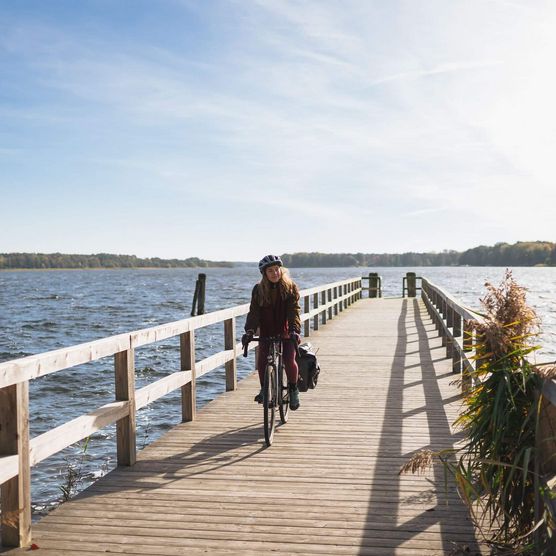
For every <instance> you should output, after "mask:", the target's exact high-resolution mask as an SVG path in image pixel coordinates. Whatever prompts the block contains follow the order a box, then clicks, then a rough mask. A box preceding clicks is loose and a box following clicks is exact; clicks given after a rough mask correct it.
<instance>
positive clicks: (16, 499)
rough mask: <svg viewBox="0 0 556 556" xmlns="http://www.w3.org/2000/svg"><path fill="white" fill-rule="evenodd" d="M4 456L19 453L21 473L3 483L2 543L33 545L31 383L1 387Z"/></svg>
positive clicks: (0, 442)
mask: <svg viewBox="0 0 556 556" xmlns="http://www.w3.org/2000/svg"><path fill="white" fill-rule="evenodd" d="M0 455H1V456H16V457H17V467H18V474H17V475H16V476H15V477H12V478H11V479H8V480H7V481H6V482H5V483H3V484H2V489H1V494H0V495H1V500H2V515H1V518H2V525H1V531H2V546H29V544H31V469H30V463H29V382H28V381H24V382H20V383H19V384H12V385H11V386H6V387H5V388H0Z"/></svg>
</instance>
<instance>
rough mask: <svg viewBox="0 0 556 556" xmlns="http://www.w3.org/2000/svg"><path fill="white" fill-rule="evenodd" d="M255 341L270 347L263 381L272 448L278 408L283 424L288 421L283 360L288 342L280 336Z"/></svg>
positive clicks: (265, 417)
mask: <svg viewBox="0 0 556 556" xmlns="http://www.w3.org/2000/svg"><path fill="white" fill-rule="evenodd" d="M253 341H258V342H259V343H265V344H267V345H268V355H267V358H266V366H265V375H264V381H263V421H264V435H265V441H266V444H267V446H270V445H271V444H272V440H273V438H274V428H275V411H276V407H278V408H279V411H280V419H281V421H282V424H285V423H287V421H288V410H289V396H288V385H287V380H285V379H284V375H285V371H284V364H283V360H282V346H283V342H284V341H288V340H287V339H284V338H282V337H280V336H273V337H261V336H258V337H253ZM244 355H247V347H246V346H245V347H244Z"/></svg>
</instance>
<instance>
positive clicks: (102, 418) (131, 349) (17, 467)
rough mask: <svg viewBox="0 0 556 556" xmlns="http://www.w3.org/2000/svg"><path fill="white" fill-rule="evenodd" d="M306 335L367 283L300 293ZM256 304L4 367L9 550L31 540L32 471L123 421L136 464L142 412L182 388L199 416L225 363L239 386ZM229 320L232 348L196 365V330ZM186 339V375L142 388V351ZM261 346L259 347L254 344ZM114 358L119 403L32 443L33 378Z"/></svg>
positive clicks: (227, 340) (1, 445)
mask: <svg viewBox="0 0 556 556" xmlns="http://www.w3.org/2000/svg"><path fill="white" fill-rule="evenodd" d="M300 297H301V305H302V315H301V320H302V322H304V334H305V336H309V335H310V333H311V322H312V324H313V326H312V329H313V330H318V328H319V325H320V324H326V322H327V320H328V319H332V318H333V317H334V316H336V315H338V313H340V312H342V311H343V310H345V309H346V308H348V307H349V306H350V305H351V304H352V303H354V302H355V301H357V300H358V299H360V297H361V279H360V278H352V279H348V280H343V281H340V282H335V283H332V284H326V285H324V286H318V287H315V288H310V289H307V290H303V291H301V292H300ZM248 310H249V304H244V305H239V306H236V307H231V308H229V309H223V310H221V311H215V312H212V313H208V314H206V315H202V316H197V317H192V318H188V319H184V320H179V321H176V322H171V323H167V324H162V325H159V326H154V327H152V328H145V329H143V330H137V331H135V332H129V333H125V334H119V335H117V336H111V337H109V338H104V339H102V340H97V341H94V342H89V343H85V344H80V345H76V346H72V347H68V348H64V349H59V350H56V351H50V352H46V353H41V354H39V355H33V356H30V357H24V358H21V359H15V360H13V361H8V362H5V363H0V485H1V501H2V513H1V521H2V526H1V538H2V544H3V545H4V546H28V545H29V544H30V542H31V487H30V475H31V473H30V468H31V467H32V466H33V465H36V464H37V463H39V462H40V461H42V460H44V459H46V458H47V457H49V456H51V455H53V454H55V453H57V452H59V451H61V450H63V449H64V448H67V447H68V446H70V445H71V444H74V443H75V442H78V441H80V440H82V439H84V438H87V437H89V436H90V435H91V434H93V433H94V432H96V431H98V430H100V429H102V428H104V427H106V426H108V425H111V424H113V423H116V444H117V463H118V465H126V466H129V465H133V464H134V463H135V458H136V412H137V410H138V409H140V408H142V407H144V406H146V405H147V404H149V403H151V402H153V401H155V400H157V399H159V398H161V397H162V396H164V395H166V394H168V393H169V392H172V391H174V390H176V389H178V388H181V392H182V397H181V400H182V402H181V412H182V420H183V421H191V420H193V419H195V408H196V379H197V378H199V377H201V376H203V375H204V374H206V373H208V372H209V371H211V370H213V369H216V368H217V367H221V366H224V367H225V371H226V390H235V388H236V386H237V368H236V358H237V357H238V356H239V355H240V354H241V352H242V350H241V344H240V343H237V342H236V318H237V317H240V316H242V315H246V314H247V312H248ZM220 322H223V323H224V342H223V343H224V350H223V351H220V352H218V353H215V354H213V355H210V356H209V357H206V358H204V359H202V360H201V361H196V360H195V330H197V329H200V328H203V327H206V326H209V325H212V324H216V323H220ZM174 336H178V337H179V353H180V370H179V371H176V372H174V373H172V374H170V375H168V376H166V377H164V378H162V379H160V380H157V381H156V382H153V383H152V384H149V385H147V386H145V387H143V388H140V389H138V390H136V389H135V349H136V348H138V347H141V346H145V345H147V344H152V343H155V342H159V341H161V340H164V339H167V338H171V337H174ZM251 347H253V346H251ZM109 356H114V370H115V398H116V400H115V401H114V402H112V403H109V404H106V405H103V406H102V407H99V408H98V409H96V410H95V411H93V412H91V413H88V414H86V415H81V416H80V417H77V418H76V419H73V420H71V421H69V422H67V423H64V424H63V425H60V426H58V427H56V428H53V429H51V430H49V431H47V432H45V433H44V434H41V435H39V436H37V437H35V438H32V439H30V438H29V381H30V380H32V379H35V378H39V377H41V376H45V375H47V374H50V373H54V372H58V371H62V370H64V369H68V368H70V367H75V366H76V365H81V364H83V363H88V362H90V361H96V360H98V359H101V358H103V357H109Z"/></svg>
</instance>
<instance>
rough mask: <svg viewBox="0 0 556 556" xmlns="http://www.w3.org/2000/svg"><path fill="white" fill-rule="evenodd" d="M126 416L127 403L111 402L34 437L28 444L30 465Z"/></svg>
mask: <svg viewBox="0 0 556 556" xmlns="http://www.w3.org/2000/svg"><path fill="white" fill-rule="evenodd" d="M127 415H129V402H128V401H118V402H112V403H109V404H106V405H103V406H102V407H100V408H99V409H95V410H94V411H92V412H91V413H89V414H87V415H81V416H80V417H77V418H75V419H72V420H71V421H68V422H67V423H64V424H63V425H60V426H59V427H55V428H53V429H50V430H49V431H47V432H45V433H43V434H41V435H39V436H36V437H35V438H33V439H32V440H31V442H30V445H31V449H30V462H31V465H36V464H37V463H39V462H41V461H43V460H45V459H46V458H47V457H49V456H51V455H53V454H56V453H58V452H60V451H61V450H63V449H64V448H67V447H68V446H71V445H72V444H75V443H76V442H79V441H80V440H83V439H84V438H87V437H89V436H91V435H92V434H93V433H95V432H97V431H99V430H100V429H102V428H104V427H107V426H108V425H111V424H112V423H115V422H117V421H118V420H120V419H124V418H125V417H126V416H127Z"/></svg>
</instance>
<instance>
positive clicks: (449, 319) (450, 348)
mask: <svg viewBox="0 0 556 556" xmlns="http://www.w3.org/2000/svg"><path fill="white" fill-rule="evenodd" d="M446 326H447V327H448V328H452V327H453V326H454V309H452V307H451V306H450V305H448V304H446ZM453 353H454V345H453V341H452V340H451V339H450V338H449V337H448V333H446V357H452V355H453Z"/></svg>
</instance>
